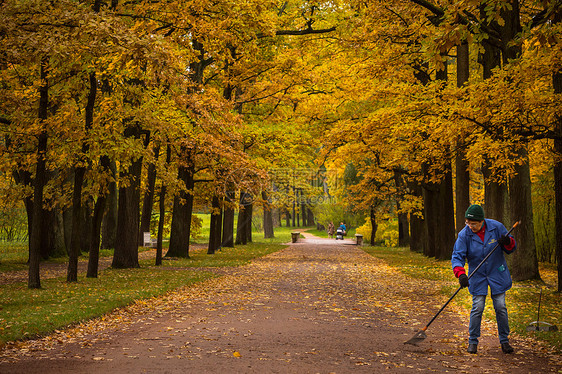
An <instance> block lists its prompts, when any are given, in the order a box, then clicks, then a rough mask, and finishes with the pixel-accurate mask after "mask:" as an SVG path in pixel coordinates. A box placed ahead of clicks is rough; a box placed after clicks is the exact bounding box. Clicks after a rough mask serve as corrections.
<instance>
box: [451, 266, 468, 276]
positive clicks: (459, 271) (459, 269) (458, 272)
mask: <svg viewBox="0 0 562 374" xmlns="http://www.w3.org/2000/svg"><path fill="white" fill-rule="evenodd" d="M453 273H455V277H457V278H458V277H460V275H461V274H465V275H466V271H465V270H464V268H463V267H462V266H456V267H454V268H453Z"/></svg>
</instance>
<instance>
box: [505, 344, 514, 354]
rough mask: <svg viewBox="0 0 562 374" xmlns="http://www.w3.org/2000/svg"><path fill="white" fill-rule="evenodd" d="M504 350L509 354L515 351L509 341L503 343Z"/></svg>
mask: <svg viewBox="0 0 562 374" xmlns="http://www.w3.org/2000/svg"><path fill="white" fill-rule="evenodd" d="M502 352H503V353H507V354H509V353H513V347H512V346H510V345H509V343H502Z"/></svg>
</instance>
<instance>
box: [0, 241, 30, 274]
mask: <svg viewBox="0 0 562 374" xmlns="http://www.w3.org/2000/svg"><path fill="white" fill-rule="evenodd" d="M28 256H29V250H28V247H27V242H0V272H2V273H3V272H7V271H15V270H25V269H27V258H28Z"/></svg>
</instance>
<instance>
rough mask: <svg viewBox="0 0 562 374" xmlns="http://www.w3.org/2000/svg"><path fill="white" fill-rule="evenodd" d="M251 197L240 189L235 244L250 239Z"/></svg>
mask: <svg viewBox="0 0 562 374" xmlns="http://www.w3.org/2000/svg"><path fill="white" fill-rule="evenodd" d="M251 235H252V197H251V195H250V194H249V193H247V192H245V191H240V208H239V210H238V225H237V227H236V244H248V243H249V242H251V241H252V236H251Z"/></svg>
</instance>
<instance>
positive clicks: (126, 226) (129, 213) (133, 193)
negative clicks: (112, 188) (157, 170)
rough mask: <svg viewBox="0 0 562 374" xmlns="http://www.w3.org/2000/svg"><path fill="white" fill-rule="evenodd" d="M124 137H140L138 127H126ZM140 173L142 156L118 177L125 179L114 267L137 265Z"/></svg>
mask: <svg viewBox="0 0 562 374" xmlns="http://www.w3.org/2000/svg"><path fill="white" fill-rule="evenodd" d="M125 137H134V138H135V139H138V138H140V130H139V128H138V127H136V126H135V127H128V128H127V129H126V130H125ZM141 173H142V157H139V158H137V159H136V160H133V162H132V163H131V165H130V166H129V168H128V169H127V170H126V171H123V172H121V175H120V179H121V180H127V181H128V183H127V184H124V187H120V188H119V203H118V210H117V231H116V237H117V238H119V240H117V241H116V242H115V251H114V253H113V262H112V264H111V266H112V267H114V268H138V267H139V247H138V235H139V205H140V178H141Z"/></svg>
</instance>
